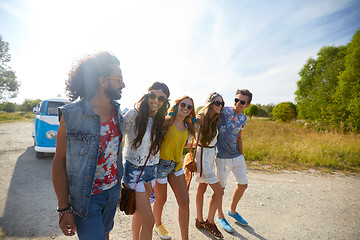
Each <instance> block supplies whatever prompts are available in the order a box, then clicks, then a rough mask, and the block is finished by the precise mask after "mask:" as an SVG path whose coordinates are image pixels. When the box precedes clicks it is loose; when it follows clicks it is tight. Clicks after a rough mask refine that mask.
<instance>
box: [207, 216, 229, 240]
mask: <svg viewBox="0 0 360 240" xmlns="http://www.w3.org/2000/svg"><path fill="white" fill-rule="evenodd" d="M203 226H204V228H205V229H206V230H208V231H209V232H210V233H211V234H212V235H214V237H216V238H224V236H223V235H222V233H221V232H220V231H219V229H218V228H217V227H216V224H215V223H209V222H208V220H206V222H205V223H204V225H203Z"/></svg>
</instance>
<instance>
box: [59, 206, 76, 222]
mask: <svg viewBox="0 0 360 240" xmlns="http://www.w3.org/2000/svg"><path fill="white" fill-rule="evenodd" d="M65 213H71V214H74V211H73V210H72V208H69V209H68V210H66V211H62V212H59V224H60V222H61V219H62V218H63V216H64V215H65Z"/></svg>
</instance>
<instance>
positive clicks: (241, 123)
mask: <svg viewBox="0 0 360 240" xmlns="http://www.w3.org/2000/svg"><path fill="white" fill-rule="evenodd" d="M220 119H221V120H220V123H219V125H218V130H219V135H218V139H217V149H218V154H217V157H218V158H236V157H238V156H240V155H241V153H240V152H239V149H238V145H237V142H236V140H237V137H238V136H239V133H240V131H241V130H243V129H244V127H245V124H246V119H247V117H246V116H245V115H244V114H243V113H241V114H240V115H239V114H237V113H236V112H234V109H233V108H232V107H224V109H223V110H222V112H221V114H220Z"/></svg>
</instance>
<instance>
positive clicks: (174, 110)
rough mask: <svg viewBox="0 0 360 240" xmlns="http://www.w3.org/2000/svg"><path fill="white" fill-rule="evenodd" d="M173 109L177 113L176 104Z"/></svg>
mask: <svg viewBox="0 0 360 240" xmlns="http://www.w3.org/2000/svg"><path fill="white" fill-rule="evenodd" d="M174 111H175V112H176V113H177V112H178V106H177V105H174Z"/></svg>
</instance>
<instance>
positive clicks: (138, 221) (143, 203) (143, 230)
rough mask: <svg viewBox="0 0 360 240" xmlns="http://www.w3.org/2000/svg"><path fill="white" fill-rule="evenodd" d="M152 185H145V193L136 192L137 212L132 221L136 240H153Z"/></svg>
mask: <svg viewBox="0 0 360 240" xmlns="http://www.w3.org/2000/svg"><path fill="white" fill-rule="evenodd" d="M151 192H152V187H151V183H150V182H149V183H145V192H136V195H135V198H136V211H135V213H134V216H133V219H132V234H133V239H134V240H147V239H152V230H153V227H154V223H155V219H154V215H153V212H152V210H151V205H150V201H149V198H150V195H151Z"/></svg>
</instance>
